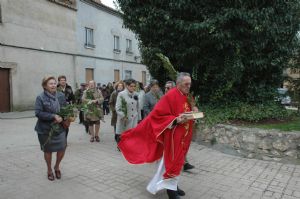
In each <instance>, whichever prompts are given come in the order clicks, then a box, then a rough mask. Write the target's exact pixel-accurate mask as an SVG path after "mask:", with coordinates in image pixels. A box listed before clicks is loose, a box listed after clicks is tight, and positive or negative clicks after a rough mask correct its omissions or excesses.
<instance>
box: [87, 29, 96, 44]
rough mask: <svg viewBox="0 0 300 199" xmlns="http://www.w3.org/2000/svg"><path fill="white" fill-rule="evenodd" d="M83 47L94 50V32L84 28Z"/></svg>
mask: <svg viewBox="0 0 300 199" xmlns="http://www.w3.org/2000/svg"><path fill="white" fill-rule="evenodd" d="M85 47H88V48H95V47H96V46H95V45H94V30H93V29H91V28H85Z"/></svg>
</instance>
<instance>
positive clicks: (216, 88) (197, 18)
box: [117, 0, 300, 103]
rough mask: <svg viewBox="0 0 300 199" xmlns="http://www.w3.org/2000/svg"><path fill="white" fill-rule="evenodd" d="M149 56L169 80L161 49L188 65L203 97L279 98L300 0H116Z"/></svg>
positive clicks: (158, 74)
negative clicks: (158, 54) (276, 94)
mask: <svg viewBox="0 0 300 199" xmlns="http://www.w3.org/2000/svg"><path fill="white" fill-rule="evenodd" d="M117 2H118V4H119V6H120V9H121V12H122V13H123V18H124V24H125V26H126V27H127V28H129V29H131V30H132V31H134V32H135V33H136V34H137V36H138V38H139V40H140V41H141V44H140V48H141V52H142V58H143V62H144V63H145V64H146V65H147V67H148V69H149V71H150V73H151V75H152V76H153V77H154V78H157V79H159V80H160V81H165V80H166V78H167V76H166V75H165V72H166V71H165V69H164V68H163V67H161V62H160V60H159V58H158V57H156V55H155V54H156V53H162V54H164V55H166V56H167V57H169V59H170V60H171V62H172V63H173V65H174V66H175V68H176V70H178V71H186V72H190V73H191V74H192V76H193V87H192V90H193V91H194V92H195V93H196V94H200V96H201V99H202V102H204V103H205V102H211V103H215V102H222V103H229V102H231V101H237V100H239V101H243V102H247V103H261V102H262V101H265V100H273V98H272V96H273V95H274V93H275V89H276V88H277V87H279V86H280V84H281V82H282V81H283V75H282V73H283V69H284V68H286V67H287V65H288V62H289V60H290V59H291V56H292V52H295V51H297V49H299V45H298V43H297V42H296V34H297V31H298V30H299V24H300V15H299V13H300V3H299V0H289V1H282V0H249V1H240V0H202V1H192V0H165V1H161V0H151V1H149V0H144V1H141V0H117Z"/></svg>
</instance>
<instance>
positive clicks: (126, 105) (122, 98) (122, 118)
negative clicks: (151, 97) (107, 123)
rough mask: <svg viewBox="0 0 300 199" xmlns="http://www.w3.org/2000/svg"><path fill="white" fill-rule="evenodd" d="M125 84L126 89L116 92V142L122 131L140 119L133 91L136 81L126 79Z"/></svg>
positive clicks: (136, 96)
mask: <svg viewBox="0 0 300 199" xmlns="http://www.w3.org/2000/svg"><path fill="white" fill-rule="evenodd" d="M125 84H126V89H125V90H124V91H122V92H120V93H119V94H118V97H117V102H116V112H117V125H116V140H117V142H118V141H119V137H120V135H121V134H122V132H124V131H126V130H128V129H130V128H134V127H135V126H136V125H137V123H138V121H139V120H140V118H139V116H140V114H139V105H138V94H137V93H136V92H135V88H136V84H137V83H136V81H135V80H134V79H128V80H126V82H125Z"/></svg>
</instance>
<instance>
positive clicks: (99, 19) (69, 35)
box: [0, 0, 148, 110]
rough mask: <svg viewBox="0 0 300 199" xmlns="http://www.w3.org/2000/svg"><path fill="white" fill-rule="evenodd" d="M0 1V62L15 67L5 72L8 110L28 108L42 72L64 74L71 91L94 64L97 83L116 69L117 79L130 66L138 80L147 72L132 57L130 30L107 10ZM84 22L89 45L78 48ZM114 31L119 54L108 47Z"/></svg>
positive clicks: (80, 5) (42, 0) (45, 1)
mask: <svg viewBox="0 0 300 199" xmlns="http://www.w3.org/2000/svg"><path fill="white" fill-rule="evenodd" d="M0 6H1V12H2V23H0V67H1V63H14V65H15V66H16V67H15V68H14V69H13V70H11V74H10V79H11V104H12V108H13V109H12V110H25V109H30V108H33V105H34V102H35V98H36V96H37V95H38V94H39V93H40V92H41V91H42V88H41V80H42V78H43V77H44V76H45V75H54V76H56V77H57V76H58V75H61V74H64V75H66V76H67V81H68V83H69V84H70V85H71V86H72V87H73V89H74V90H75V85H79V84H80V83H82V82H85V81H86V80H85V76H86V75H85V69H86V68H94V77H95V80H96V82H98V83H102V84H106V83H108V82H113V81H114V70H116V69H118V70H120V78H121V79H122V78H123V77H124V75H125V74H124V72H125V70H131V71H132V77H133V78H135V79H136V80H138V81H142V71H147V69H146V66H144V65H142V64H140V63H138V61H140V59H137V60H136V59H135V57H139V56H140V54H139V50H138V41H137V40H136V39H135V35H134V33H132V32H131V31H129V30H127V29H125V28H123V27H122V26H123V24H122V23H123V21H122V19H121V18H120V17H119V16H116V15H114V14H112V13H110V12H107V10H106V11H105V10H101V9H98V8H97V6H96V7H95V6H93V5H91V4H87V3H86V2H84V1H81V0H77V11H76V10H72V9H69V8H66V7H63V6H61V5H57V4H55V3H53V2H50V1H48V0H0ZM85 27H89V28H93V29H94V39H95V40H94V41H95V45H96V48H95V49H87V48H85V47H84V44H85ZM115 34H117V35H118V36H119V37H120V42H121V43H120V48H121V53H120V54H115V53H114V52H113V44H114V38H113V36H114V35H115ZM126 39H131V40H132V52H133V54H132V55H128V54H126ZM147 74H148V72H147Z"/></svg>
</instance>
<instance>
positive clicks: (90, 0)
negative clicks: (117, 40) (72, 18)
mask: <svg viewBox="0 0 300 199" xmlns="http://www.w3.org/2000/svg"><path fill="white" fill-rule="evenodd" d="M80 1H82V2H85V3H87V4H90V5H91V6H94V7H95V8H97V9H99V10H102V11H105V12H107V13H110V14H112V15H115V16H117V17H120V18H122V13H120V12H119V11H117V10H115V9H113V8H111V7H108V6H106V5H104V4H103V3H101V0H80Z"/></svg>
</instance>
